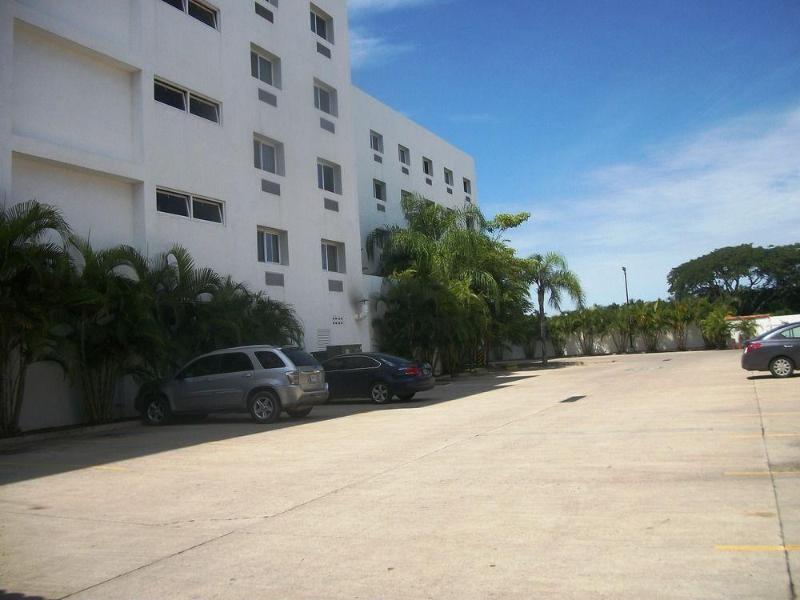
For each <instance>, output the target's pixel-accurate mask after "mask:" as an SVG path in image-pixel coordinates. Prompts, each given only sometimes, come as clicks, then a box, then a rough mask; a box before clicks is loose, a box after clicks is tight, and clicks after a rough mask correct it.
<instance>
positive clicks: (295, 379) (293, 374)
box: [286, 371, 300, 385]
mask: <svg viewBox="0 0 800 600" xmlns="http://www.w3.org/2000/svg"><path fill="white" fill-rule="evenodd" d="M286 379H288V380H289V383H290V384H291V385H300V371H288V372H287V373H286Z"/></svg>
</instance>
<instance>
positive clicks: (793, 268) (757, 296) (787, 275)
mask: <svg viewBox="0 0 800 600" xmlns="http://www.w3.org/2000/svg"><path fill="white" fill-rule="evenodd" d="M667 282H668V283H669V291H670V293H671V294H672V295H673V296H674V297H676V298H684V297H686V296H694V297H697V298H705V299H707V300H709V301H710V302H716V301H718V300H723V301H725V302H728V303H730V304H732V306H733V307H734V308H735V309H736V310H737V311H738V313H739V314H745V315H746V314H754V313H757V312H759V311H775V310H790V311H791V310H800V244H791V245H788V246H775V247H769V248H762V247H758V246H753V245H752V244H741V245H739V246H729V247H725V248H719V249H717V250H714V251H713V252H710V253H708V254H705V255H703V256H700V257H698V258H695V259H692V260H689V261H687V262H685V263H682V264H681V265H678V266H677V267H675V268H674V269H672V270H671V271H670V272H669V275H668V276H667Z"/></svg>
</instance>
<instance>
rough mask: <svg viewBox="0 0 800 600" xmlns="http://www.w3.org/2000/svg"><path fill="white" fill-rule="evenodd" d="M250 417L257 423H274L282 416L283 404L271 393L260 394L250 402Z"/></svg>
mask: <svg viewBox="0 0 800 600" xmlns="http://www.w3.org/2000/svg"><path fill="white" fill-rule="evenodd" d="M250 415H251V416H252V417H253V420H254V421H255V422H256V423H274V422H275V421H277V420H278V418H279V417H280V416H281V402H280V400H278V398H277V397H276V396H275V395H273V394H271V393H269V392H259V393H258V394H256V395H255V396H253V398H252V400H250Z"/></svg>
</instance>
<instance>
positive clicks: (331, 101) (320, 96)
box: [314, 82, 338, 117]
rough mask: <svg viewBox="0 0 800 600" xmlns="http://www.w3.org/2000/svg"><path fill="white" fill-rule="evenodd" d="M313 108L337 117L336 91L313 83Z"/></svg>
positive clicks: (319, 83) (318, 83)
mask: <svg viewBox="0 0 800 600" xmlns="http://www.w3.org/2000/svg"><path fill="white" fill-rule="evenodd" d="M314 107H315V108H317V109H318V110H321V111H322V112H324V113H326V114H329V115H331V116H334V117H335V116H337V113H338V110H337V106H336V90H334V89H333V88H332V87H330V86H327V85H324V84H322V83H321V82H315V83H314Z"/></svg>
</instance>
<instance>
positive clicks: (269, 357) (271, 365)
mask: <svg viewBox="0 0 800 600" xmlns="http://www.w3.org/2000/svg"><path fill="white" fill-rule="evenodd" d="M256 358H257V359H258V362H260V363H261V367H262V368H264V369H282V368H283V367H285V366H286V365H285V364H284V363H283V360H282V359H281V357H280V356H278V355H277V354H275V353H274V352H267V351H259V352H256Z"/></svg>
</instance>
